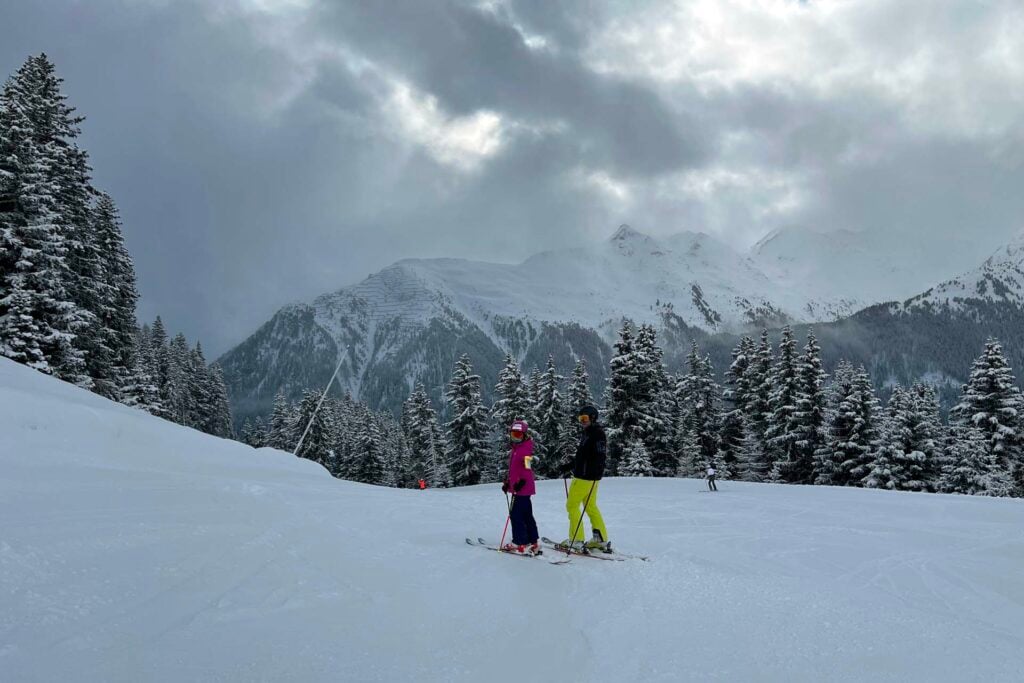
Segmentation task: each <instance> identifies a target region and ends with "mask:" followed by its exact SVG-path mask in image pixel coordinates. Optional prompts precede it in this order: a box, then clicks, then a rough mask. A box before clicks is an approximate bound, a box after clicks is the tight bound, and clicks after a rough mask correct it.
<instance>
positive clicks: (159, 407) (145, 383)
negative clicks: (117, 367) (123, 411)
mask: <svg viewBox="0 0 1024 683" xmlns="http://www.w3.org/2000/svg"><path fill="white" fill-rule="evenodd" d="M151 338H152V333H151V331H150V329H149V326H148V325H144V326H143V327H142V328H141V329H139V330H138V331H137V333H136V335H135V338H134V341H135V350H134V353H133V354H132V356H133V359H132V361H131V363H130V367H131V371H130V374H129V375H128V378H127V380H126V383H125V386H124V387H123V388H122V392H121V394H122V400H123V401H124V403H125V405H129V406H132V407H133V408H139V409H141V410H145V411H146V412H147V413H149V414H151V415H156V416H157V417H167V411H166V410H165V409H164V405H163V402H162V401H161V400H160V387H159V386H158V384H157V370H156V359H155V357H154V355H153V348H152V346H151Z"/></svg>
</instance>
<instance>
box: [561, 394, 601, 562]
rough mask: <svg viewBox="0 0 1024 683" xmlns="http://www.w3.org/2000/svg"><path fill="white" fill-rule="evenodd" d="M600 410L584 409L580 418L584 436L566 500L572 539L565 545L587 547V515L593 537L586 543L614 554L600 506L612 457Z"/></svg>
mask: <svg viewBox="0 0 1024 683" xmlns="http://www.w3.org/2000/svg"><path fill="white" fill-rule="evenodd" d="M598 417H599V415H598V412H597V408H595V407H593V406H586V407H585V408H583V409H581V410H580V413H579V416H578V419H579V422H580V424H581V425H583V434H582V436H581V437H580V442H579V445H578V446H577V447H576V458H575V459H574V461H573V466H572V484H571V485H570V486H569V495H568V497H567V498H566V501H565V509H566V510H567V511H568V513H569V538H567V539H565V541H563V542H562V545H563V546H564V547H566V548H569V547H576V548H580V547H582V546H583V536H584V529H583V523H582V522H583V513H584V512H586V513H587V517H588V518H590V526H591V527H592V529H593V538H592V539H591V540H590V541H588V542H587V543H586V547H587V548H588V549H597V550H604V551H606V552H610V551H611V543H610V542H609V541H608V528H607V527H605V525H604V518H603V517H601V511H600V510H599V509H598V507H597V490H598V488H599V486H600V482H601V478H602V477H603V476H604V466H605V461H606V459H607V456H608V439H607V437H606V436H605V433H604V427H602V426H601V425H600V424H599V423H598Z"/></svg>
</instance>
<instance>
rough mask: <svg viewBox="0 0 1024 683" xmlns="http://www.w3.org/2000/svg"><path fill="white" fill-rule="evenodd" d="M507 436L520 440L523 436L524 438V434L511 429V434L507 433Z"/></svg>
mask: <svg viewBox="0 0 1024 683" xmlns="http://www.w3.org/2000/svg"><path fill="white" fill-rule="evenodd" d="M509 434H511V435H512V438H513V439H521V438H523V437H524V436H526V434H524V433H523V432H521V431H519V430H518V429H513V430H512V431H511V432H509Z"/></svg>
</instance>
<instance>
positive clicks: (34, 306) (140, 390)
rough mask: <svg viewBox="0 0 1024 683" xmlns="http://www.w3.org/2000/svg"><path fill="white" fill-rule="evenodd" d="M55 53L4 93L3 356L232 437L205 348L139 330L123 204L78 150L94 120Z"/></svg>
mask: <svg viewBox="0 0 1024 683" xmlns="http://www.w3.org/2000/svg"><path fill="white" fill-rule="evenodd" d="M62 83H63V80H62V79H61V78H59V77H58V76H57V73H56V68H55V66H54V64H53V63H52V62H51V61H50V59H49V58H48V57H47V56H46V55H45V54H40V55H38V56H32V57H29V58H28V59H27V60H26V61H25V63H24V64H23V65H22V66H21V68H20V69H18V71H17V72H16V73H15V74H14V75H12V76H11V77H10V78H8V79H7V81H6V82H5V84H4V87H3V90H2V92H0V355H3V356H5V357H7V358H10V359H12V360H15V361H17V362H19V363H23V364H25V365H28V366H30V367H33V368H35V369H37V370H39V371H41V372H44V373H47V374H50V375H54V376H55V377H58V378H60V379H62V380H65V381H68V382H71V383H73V384H76V385H78V386H80V387H83V388H86V389H90V390H91V391H94V392H96V393H97V394H100V395H101V396H105V397H107V398H110V399H112V400H115V401H120V402H122V403H125V404H128V405H132V406H137V407H139V408H142V409H145V410H148V411H149V412H151V413H153V414H154V415H159V416H161V417H165V418H167V419H170V420H173V421H175V422H178V423H181V424H185V425H188V426H193V427H197V428H199V429H202V430H203V431H207V432H209V433H211V434H216V435H218V436H225V437H228V436H231V435H232V429H231V418H230V409H229V408H228V403H227V390H226V388H225V387H224V381H223V377H222V376H221V374H220V370H219V368H216V367H213V368H210V367H208V366H207V364H206V361H205V359H204V358H203V354H202V349H201V348H200V347H199V346H198V345H197V346H196V348H194V349H190V348H189V347H188V344H187V342H186V341H185V338H184V337H183V336H182V335H178V336H177V337H175V338H174V339H171V340H168V339H167V335H166V332H165V331H164V329H163V324H162V323H161V322H160V319H159V318H157V321H156V323H155V324H154V325H153V327H152V328H149V327H148V326H146V327H143V328H141V329H140V328H139V327H138V323H137V321H136V317H135V310H136V305H137V303H138V299H139V294H138V288H137V285H136V277H135V267H134V264H133V262H132V258H131V256H130V255H129V253H128V250H127V249H126V247H125V243H124V237H123V234H122V226H121V218H120V215H119V212H118V209H117V205H116V204H115V203H114V200H113V199H112V198H111V197H110V196H109V195H108V194H106V193H104V192H102V191H100V190H99V189H97V188H96V187H95V186H94V185H93V183H92V178H91V173H92V168H91V167H90V165H89V155H88V153H87V152H86V151H85V150H83V149H82V148H81V147H80V146H79V145H78V138H79V136H80V134H81V130H80V128H79V126H80V124H81V123H82V121H83V120H84V119H83V117H81V116H79V115H78V114H76V112H75V109H74V108H73V107H71V106H69V105H68V104H67V98H66V97H65V96H64V95H63V94H62V92H61V87H62Z"/></svg>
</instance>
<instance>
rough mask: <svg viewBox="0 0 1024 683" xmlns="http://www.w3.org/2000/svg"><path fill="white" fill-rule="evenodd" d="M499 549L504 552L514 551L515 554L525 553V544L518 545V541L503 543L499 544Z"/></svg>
mask: <svg viewBox="0 0 1024 683" xmlns="http://www.w3.org/2000/svg"><path fill="white" fill-rule="evenodd" d="M501 549H502V550H503V551H504V552H506V553H515V554H517V555H525V554H526V546H525V545H519V544H518V543H506V544H505V545H503V546H501Z"/></svg>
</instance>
